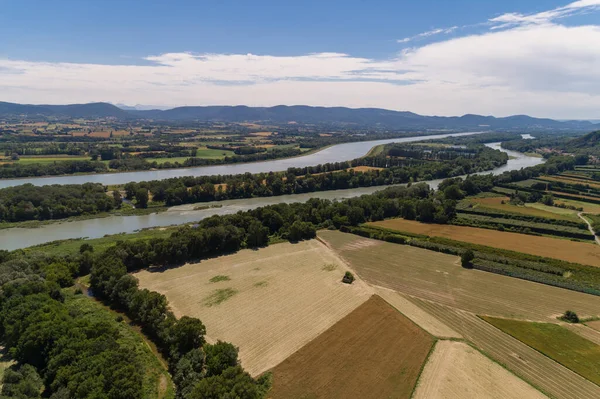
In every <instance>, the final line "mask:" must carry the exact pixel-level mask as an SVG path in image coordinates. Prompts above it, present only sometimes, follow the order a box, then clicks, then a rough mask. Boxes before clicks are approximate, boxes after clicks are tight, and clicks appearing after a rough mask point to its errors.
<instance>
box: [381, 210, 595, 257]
mask: <svg viewBox="0 0 600 399" xmlns="http://www.w3.org/2000/svg"><path fill="white" fill-rule="evenodd" d="M370 224H372V225H374V226H380V227H384V228H387V229H391V230H397V231H405V232H409V233H412V234H424V235H428V236H433V237H444V238H449V239H453V240H457V241H464V242H469V243H472V244H478V245H487V246H493V247H495V248H500V249H506V250H510V251H517V252H523V253H526V254H531V255H536V256H542V257H549V258H555V259H561V260H564V261H567V262H575V263H580V264H584V265H591V266H600V246H598V245H595V244H594V243H592V242H590V243H584V242H574V241H568V240H563V239H558V238H550V237H538V236H530V235H524V234H518V233H511V232H501V231H494V230H487V229H481V228H475V227H466V226H453V225H438V224H424V223H419V222H415V221H412V220H404V219H390V220H384V221H380V222H375V223H370Z"/></svg>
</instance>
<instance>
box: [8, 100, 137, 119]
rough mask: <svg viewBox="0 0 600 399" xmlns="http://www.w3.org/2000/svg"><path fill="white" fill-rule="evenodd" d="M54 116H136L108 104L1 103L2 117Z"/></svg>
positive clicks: (125, 117)
mask: <svg viewBox="0 0 600 399" xmlns="http://www.w3.org/2000/svg"><path fill="white" fill-rule="evenodd" d="M21 115H23V116H28V117H36V116H54V117H67V118H118V119H131V118H136V116H134V115H132V114H130V113H128V112H127V111H124V110H122V109H121V108H118V107H115V106H114V105H112V104H108V103H90V104H69V105H31V104H14V103H6V102H0V116H21Z"/></svg>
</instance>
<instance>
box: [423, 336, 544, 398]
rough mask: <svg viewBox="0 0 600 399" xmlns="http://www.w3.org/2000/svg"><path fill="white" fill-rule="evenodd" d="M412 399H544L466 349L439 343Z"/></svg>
mask: <svg viewBox="0 0 600 399" xmlns="http://www.w3.org/2000/svg"><path fill="white" fill-rule="evenodd" d="M413 398H414V399H453V398H479V399H503V398H527V399H542V398H546V396H545V395H543V394H542V393H540V392H539V391H537V390H536V389H535V388H533V387H532V386H531V385H529V384H527V383H526V382H524V381H523V380H520V379H519V378H517V377H516V376H515V375H513V374H511V373H510V372H509V371H507V370H506V369H504V368H502V366H500V365H498V364H496V363H494V362H493V361H491V360H490V359H488V358H487V357H485V356H484V355H482V354H481V353H479V352H478V351H477V350H475V349H473V348H471V347H470V346H469V345H467V344H465V343H463V342H455V341H439V342H438V343H436V345H435V349H434V351H433V353H432V354H431V356H430V357H429V359H428V361H427V365H426V366H425V369H424V370H423V373H422V374H421V378H420V379H419V383H418V386H417V389H416V391H415V394H414V396H413Z"/></svg>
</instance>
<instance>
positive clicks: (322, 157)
mask: <svg viewBox="0 0 600 399" xmlns="http://www.w3.org/2000/svg"><path fill="white" fill-rule="evenodd" d="M481 133H484V132H468V133H449V134H436V135H432V136H413V137H403V138H397V139H386V140H371V141H358V142H355V143H344V144H336V145H333V146H331V147H328V148H325V149H323V150H321V151H317V152H314V153H312V154H308V155H301V156H298V157H294V158H284V159H277V160H274V161H262V162H252V163H237V164H230V165H214V166H198V167H194V168H180V169H161V170H144V171H138V172H124V173H98V174H87V175H68V176H50V177H27V178H22V179H5V180H0V188H5V187H12V186H19V185H21V184H26V183H31V184H33V185H36V186H45V185H49V184H83V183H102V184H104V185H111V184H125V183H129V182H140V181H150V180H163V179H169V178H172V177H182V176H211V175H237V174H243V173H247V172H250V173H253V174H254V173H268V172H279V171H285V170H287V169H288V168H303V167H306V166H315V165H319V164H324V163H332V162H343V161H351V160H353V159H356V158H360V157H362V156H364V155H366V154H367V153H368V152H369V150H370V149H371V148H373V147H375V146H377V145H380V144H388V143H410V142H414V141H423V140H433V139H443V138H445V137H453V136H469V135H472V134H481Z"/></svg>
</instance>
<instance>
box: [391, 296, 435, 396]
mask: <svg viewBox="0 0 600 399" xmlns="http://www.w3.org/2000/svg"><path fill="white" fill-rule="evenodd" d="M382 299H383V298H382ZM384 301H385V299H384ZM386 302H387V301H386ZM388 304H389V305H390V306H392V304H391V303H389V302H388ZM392 307H393V306H392ZM394 309H396V308H394ZM396 310H398V309H396ZM398 311H399V310H398ZM399 312H400V311H399ZM400 313H402V312H400ZM404 317H406V318H408V316H406V315H404ZM409 320H411V319H409ZM411 321H412V320H411ZM413 323H414V322H413ZM419 328H421V327H419ZM421 330H422V328H421ZM425 332H427V331H425ZM428 334H429V333H428ZM430 335H431V334H430ZM433 339H434V341H433V345H431V348H429V352H428V353H427V356H426V357H425V360H424V361H423V364H422V365H421V369H420V370H419V374H418V375H417V383H416V384H415V386H414V387H413V389H412V392H411V393H410V397H411V399H412V398H413V397H414V396H415V392H417V387H418V386H419V384H420V383H421V375H422V374H423V370H425V366H427V363H429V358H430V357H431V355H432V354H433V352H434V351H435V348H436V347H437V345H438V342H439V341H440V340H439V339H437V338H436V337H433Z"/></svg>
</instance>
